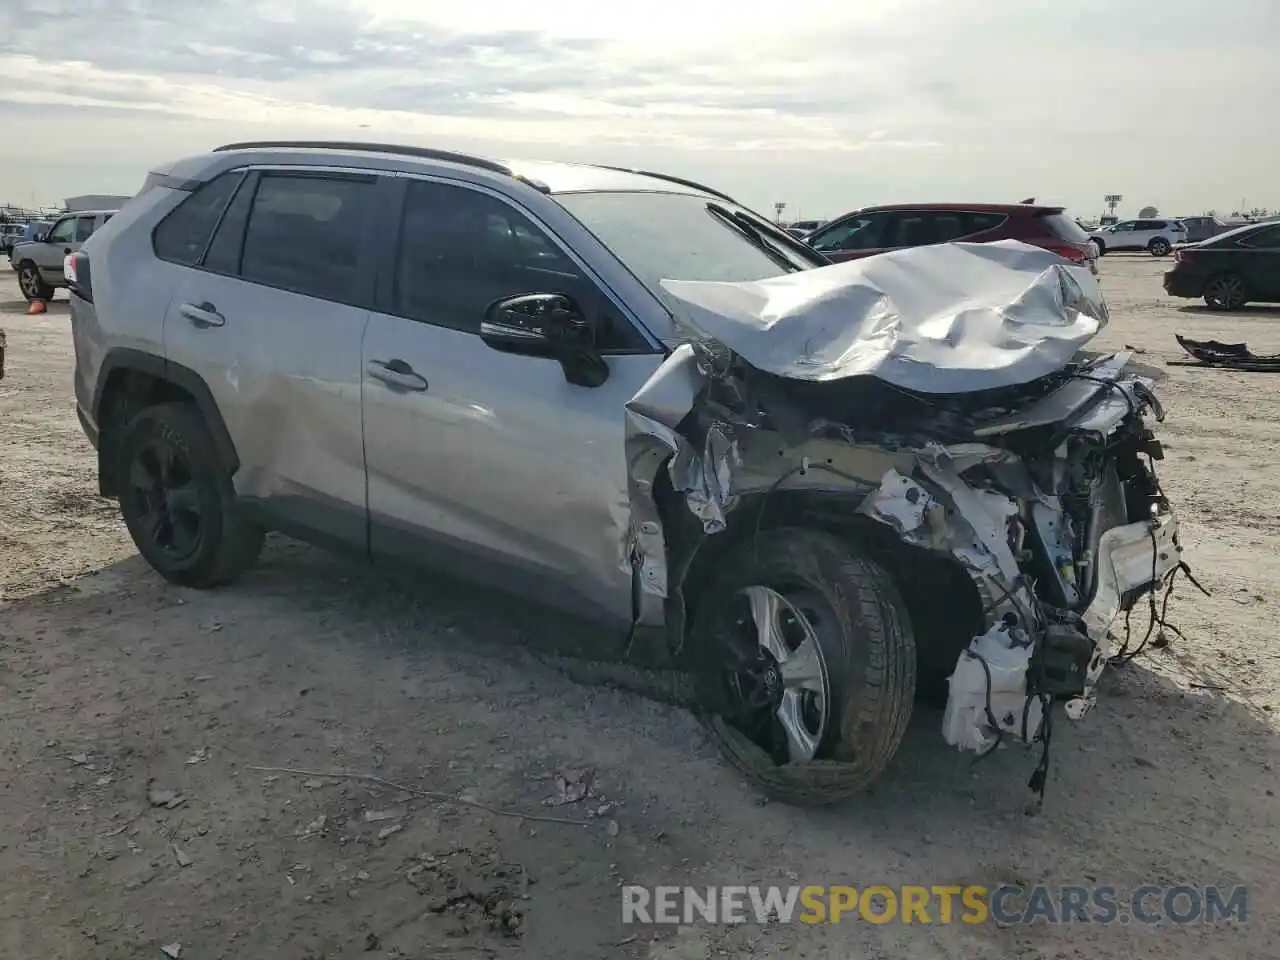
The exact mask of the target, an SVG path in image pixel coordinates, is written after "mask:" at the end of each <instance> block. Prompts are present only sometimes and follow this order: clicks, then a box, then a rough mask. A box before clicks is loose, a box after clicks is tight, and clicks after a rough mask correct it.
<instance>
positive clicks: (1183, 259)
mask: <svg viewBox="0 0 1280 960" xmlns="http://www.w3.org/2000/svg"><path fill="white" fill-rule="evenodd" d="M1173 262H1174V263H1190V262H1191V254H1189V253H1188V252H1187V251H1186V250H1175V251H1173Z"/></svg>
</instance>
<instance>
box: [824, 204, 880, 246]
mask: <svg viewBox="0 0 1280 960" xmlns="http://www.w3.org/2000/svg"><path fill="white" fill-rule="evenodd" d="M887 222H888V217H887V216H886V215H885V214H882V213H880V214H876V213H869V214H864V215H858V216H852V217H849V218H848V219H847V220H841V221H840V222H839V223H837V224H835V225H834V226H831V227H828V228H827V229H824V230H823V231H822V232H821V233H819V234H817V235H816V236H814V237H811V238H810V241H809V242H810V245H811V246H812V247H813V249H815V250H819V251H822V250H833V251H834V250H875V249H877V248H879V247H882V246H885V244H884V242H883V237H882V234H883V233H884V227H885V224H886V223H887Z"/></svg>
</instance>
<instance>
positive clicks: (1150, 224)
mask: <svg viewBox="0 0 1280 960" xmlns="http://www.w3.org/2000/svg"><path fill="white" fill-rule="evenodd" d="M1164 228H1165V222H1164V221H1163V220H1139V221H1138V223H1137V226H1135V227H1134V229H1135V230H1163V229H1164Z"/></svg>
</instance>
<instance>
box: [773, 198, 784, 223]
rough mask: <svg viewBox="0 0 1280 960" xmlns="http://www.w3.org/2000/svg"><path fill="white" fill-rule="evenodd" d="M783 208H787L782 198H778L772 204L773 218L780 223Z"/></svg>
mask: <svg viewBox="0 0 1280 960" xmlns="http://www.w3.org/2000/svg"><path fill="white" fill-rule="evenodd" d="M785 209H787V204H786V201H784V200H779V201H778V202H777V203H775V204H774V205H773V214H774V220H775V221H776V222H777V223H782V211H783V210H785Z"/></svg>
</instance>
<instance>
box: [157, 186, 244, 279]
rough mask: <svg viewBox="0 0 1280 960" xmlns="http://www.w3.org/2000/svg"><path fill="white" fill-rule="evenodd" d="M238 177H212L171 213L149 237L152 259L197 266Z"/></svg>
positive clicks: (233, 190)
mask: <svg viewBox="0 0 1280 960" xmlns="http://www.w3.org/2000/svg"><path fill="white" fill-rule="evenodd" d="M241 176H242V174H241V173H240V171H238V170H236V171H232V172H230V173H224V174H222V176H220V177H215V178H214V179H213V180H210V181H209V182H208V183H206V184H204V185H203V186H202V187H200V188H199V189H198V190H196V192H195V193H193V194H191V196H189V197H187V198H186V199H185V200H183V201H182V202H181V203H180V204H178V206H177V207H175V208H174V209H173V210H171V211H170V212H169V214H168V216H166V217H165V218H164V219H163V220H161V221H160V225H159V226H158V227H156V230H155V233H154V234H152V238H151V245H152V247H153V248H154V249H155V252H156V256H157V257H159V258H160V259H161V260H168V261H170V262H172V263H181V264H184V265H186V266H189V267H190V266H195V265H196V264H197V263H199V262H200V256H201V255H202V254H203V253H204V251H205V247H207V246H208V244H209V237H210V236H211V235H212V234H213V231H214V228H215V227H217V225H218V218H219V217H220V216H222V211H223V210H224V209H225V208H226V206H227V201H228V200H230V199H231V195H232V194H233V193H234V192H235V189H236V186H237V185H238V184H239V183H240V179H241Z"/></svg>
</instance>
